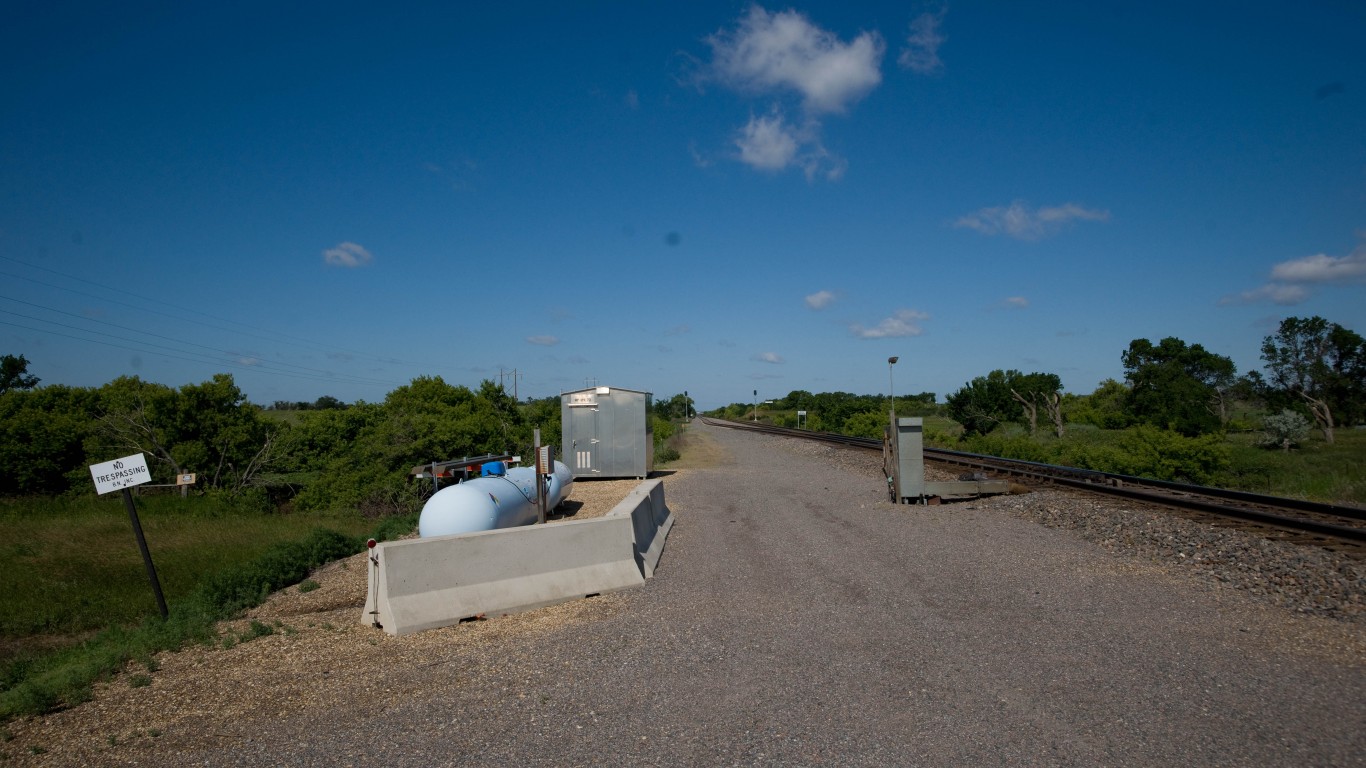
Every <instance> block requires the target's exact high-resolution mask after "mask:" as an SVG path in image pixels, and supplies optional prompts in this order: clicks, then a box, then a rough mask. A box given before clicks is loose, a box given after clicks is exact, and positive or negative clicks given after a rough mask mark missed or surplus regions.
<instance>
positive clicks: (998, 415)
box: [945, 370, 1024, 436]
mask: <svg viewBox="0 0 1366 768" xmlns="http://www.w3.org/2000/svg"><path fill="white" fill-rule="evenodd" d="M1019 376H1020V372H1019V371H1002V370H995V371H992V372H991V373H989V374H987V375H986V376H978V377H977V378H975V379H973V380H972V381H970V382H968V383H966V384H964V385H963V388H962V389H959V390H958V391H957V392H954V393H953V394H951V395H949V396H948V399H947V400H946V401H945V403H946V404H947V406H948V412H949V416H950V417H952V418H953V420H954V421H957V422H958V423H959V424H962V425H963V434H964V435H965V436H971V435H985V434H987V433H988V432H990V431H991V430H993V429H995V428H996V426H997V425H998V424H1000V423H1001V422H1004V421H1015V420H1017V419H1020V418H1022V417H1023V416H1024V411H1023V409H1022V408H1021V407H1020V404H1019V402H1018V401H1017V400H1016V399H1015V397H1014V396H1013V395H1011V393H1010V384H1011V382H1012V381H1013V380H1015V379H1016V378H1018V377H1019Z"/></svg>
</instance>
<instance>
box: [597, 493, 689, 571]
mask: <svg viewBox="0 0 1366 768" xmlns="http://www.w3.org/2000/svg"><path fill="white" fill-rule="evenodd" d="M607 516H608V517H629V518H631V530H632V533H633V534H634V536H635V547H636V562H637V564H638V565H639V566H640V571H641V573H643V574H645V578H647V579H651V578H654V575H655V568H656V567H657V566H658V565H659V558H660V555H662V554H663V552H664V539H665V538H666V537H668V535H669V529H670V528H672V527H673V524H674V517H673V513H672V512H670V511H669V508H668V506H666V505H665V504H664V481H663V480H646V481H645V482H643V483H641V484H640V485H638V486H636V487H635V489H633V490H632V491H631V492H630V493H629V494H627V496H626V498H624V499H622V500H621V503H619V504H617V505H616V506H615V507H613V508H612V511H611V512H608V513H607Z"/></svg>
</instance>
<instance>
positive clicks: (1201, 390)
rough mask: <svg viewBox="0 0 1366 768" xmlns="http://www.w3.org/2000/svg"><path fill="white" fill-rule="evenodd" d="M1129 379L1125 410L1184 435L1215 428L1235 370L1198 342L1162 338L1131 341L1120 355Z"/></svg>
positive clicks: (1139, 418) (1222, 358)
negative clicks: (1189, 343)
mask: <svg viewBox="0 0 1366 768" xmlns="http://www.w3.org/2000/svg"><path fill="white" fill-rule="evenodd" d="M1122 360H1123V363H1124V375H1125V378H1126V379H1128V382H1129V402H1128V406H1129V411H1130V413H1132V414H1133V415H1134V417H1135V418H1137V419H1138V420H1139V421H1142V422H1144V423H1148V424H1152V425H1154V426H1157V427H1162V428H1166V429H1172V430H1175V431H1176V432H1179V433H1181V434H1183V435H1186V436H1188V437H1194V436H1196V435H1202V434H1208V433H1210V432H1216V431H1218V430H1219V429H1220V428H1221V427H1222V426H1223V420H1222V418H1221V416H1220V413H1221V409H1222V403H1223V401H1224V397H1223V395H1222V394H1221V387H1224V388H1226V387H1227V386H1229V385H1231V384H1232V382H1233V381H1234V373H1235V372H1236V368H1235V366H1234V365H1233V361H1232V360H1230V359H1229V358H1227V357H1224V356H1223V355H1216V354H1214V353H1212V352H1208V351H1206V350H1205V348H1204V347H1202V346H1200V345H1199V344H1191V345H1187V344H1186V342H1184V341H1182V340H1181V339H1178V338H1176V337H1167V338H1165V339H1163V340H1162V341H1161V342H1159V343H1158V344H1156V345H1154V344H1153V343H1152V342H1150V341H1148V340H1147V339H1134V340H1133V341H1131V342H1129V349H1128V350H1127V351H1125V352H1124V354H1123V356H1122Z"/></svg>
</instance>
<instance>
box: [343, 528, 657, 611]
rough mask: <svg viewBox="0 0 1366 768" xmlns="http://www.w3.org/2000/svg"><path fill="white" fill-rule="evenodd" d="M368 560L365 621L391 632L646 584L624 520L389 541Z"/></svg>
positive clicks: (632, 537)
mask: <svg viewBox="0 0 1366 768" xmlns="http://www.w3.org/2000/svg"><path fill="white" fill-rule="evenodd" d="M369 558H370V563H369V569H368V570H369V584H368V588H367V590H366V599H365V610H364V613H363V614H362V615H361V622H362V623H364V624H370V625H374V624H376V623H378V624H379V626H381V627H383V629H384V631H385V632H388V633H389V634H391V635H406V634H409V633H412V632H420V631H422V630H424V629H435V628H437V627H444V626H449V625H451V624H456V623H458V622H459V621H460V620H461V619H466V618H470V617H473V616H479V615H481V614H499V613H512V612H515V611H521V610H528V609H531V608H538V607H540V606H543V605H550V604H553V603H559V602H564V601H566V600H573V599H577V598H581V597H585V596H588V595H594V594H600V593H603V592H611V591H615V590H618V589H625V588H627V587H634V586H639V585H641V584H644V583H645V578H644V576H643V575H642V574H641V570H640V568H639V567H638V565H637V562H636V555H635V545H634V534H633V531H632V528H631V520H630V519H628V518H622V517H602V518H597V519H592V520H575V521H571V522H562V523H555V524H553V525H532V526H524V527H520V528H508V529H503V530H495V531H480V532H477V533H465V534H457V535H453V536H438V537H434V538H430V539H409V540H405V541H388V542H384V543H381V544H379V545H377V546H376V547H375V548H374V549H372V550H370V553H369Z"/></svg>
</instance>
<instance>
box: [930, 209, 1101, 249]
mask: <svg viewBox="0 0 1366 768" xmlns="http://www.w3.org/2000/svg"><path fill="white" fill-rule="evenodd" d="M1109 218H1110V212H1109V211H1105V210H1099V209H1094V208H1084V207H1082V206H1080V205H1077V204H1076V203H1066V204H1064V205H1058V206H1052V207H1045V208H1038V209H1031V208H1030V207H1029V206H1028V205H1026V204H1025V203H1023V202H1021V201H1019V200H1016V201H1015V202H1013V203H1011V204H1010V205H1007V206H997V207H995V208H983V209H981V210H979V211H977V212H975V213H970V214H967V215H966V216H962V217H960V218H959V219H958V221H956V222H954V224H953V225H954V226H955V227H960V228H964V229H973V230H976V231H978V232H981V233H982V234H984V235H1000V234H1005V235H1009V236H1010V237H1013V238H1016V239H1018V240H1037V239H1039V238H1041V237H1044V236H1046V235H1051V234H1054V233H1056V232H1057V231H1059V230H1061V229H1062V228H1063V227H1065V226H1066V225H1068V224H1070V223H1071V222H1073V221H1107V220H1109Z"/></svg>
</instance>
